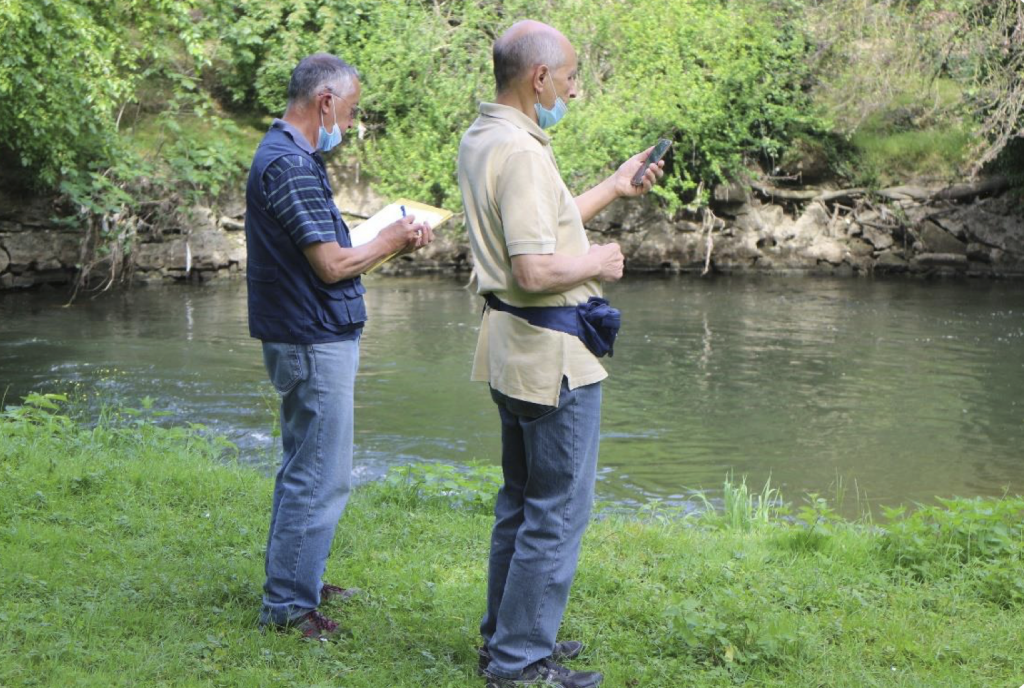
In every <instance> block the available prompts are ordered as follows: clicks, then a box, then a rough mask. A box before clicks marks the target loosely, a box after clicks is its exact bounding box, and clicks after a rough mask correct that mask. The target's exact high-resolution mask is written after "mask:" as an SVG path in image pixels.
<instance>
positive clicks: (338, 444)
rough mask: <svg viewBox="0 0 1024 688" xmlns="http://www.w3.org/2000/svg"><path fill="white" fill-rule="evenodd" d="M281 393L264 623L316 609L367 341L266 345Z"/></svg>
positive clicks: (345, 473)
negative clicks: (278, 464) (279, 448)
mask: <svg viewBox="0 0 1024 688" xmlns="http://www.w3.org/2000/svg"><path fill="white" fill-rule="evenodd" d="M263 361H264V363H265V365H266V368H267V373H268V374H269V376H270V381H271V382H272V383H273V385H274V387H275V388H276V389H277V391H278V393H279V394H280V395H281V444H282V449H283V457H282V461H281V467H280V469H279V470H278V471H277V477H276V479H275V481H274V501H273V507H272V509H271V512H270V533H269V535H268V537H267V552H266V562H265V571H266V581H265V583H264V584H263V609H262V610H261V612H260V623H261V624H267V623H275V624H283V623H286V622H288V621H290V620H292V619H296V618H298V617H301V616H303V615H304V614H306V613H308V612H309V611H311V610H313V609H316V608H317V606H319V604H320V587H321V585H322V576H323V574H324V568H325V566H326V565H327V555H328V553H329V552H330V549H331V541H332V540H333V539H334V529H335V527H336V526H337V524H338V519H340V518H341V513H342V511H344V509H345V504H346V502H347V501H348V496H349V491H350V489H351V478H352V433H353V420H352V417H353V412H352V408H353V389H354V386H355V379H356V370H357V369H358V368H359V339H358V338H356V339H352V340H348V341H343V342H333V343H330V344H312V345H302V344H280V343H271V342H264V343H263Z"/></svg>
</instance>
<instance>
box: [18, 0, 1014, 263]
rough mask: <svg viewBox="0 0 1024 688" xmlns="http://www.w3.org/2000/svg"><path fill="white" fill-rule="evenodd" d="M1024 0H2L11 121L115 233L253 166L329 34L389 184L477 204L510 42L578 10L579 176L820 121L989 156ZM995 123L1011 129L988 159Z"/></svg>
mask: <svg viewBox="0 0 1024 688" xmlns="http://www.w3.org/2000/svg"><path fill="white" fill-rule="evenodd" d="M1017 5H1018V4H1014V3H1010V4H1006V3H1004V2H1000V1H999V0H986V1H985V2H981V3H977V2H967V1H966V0H919V1H913V2H912V1H910V0H852V1H850V2H838V0H721V1H719V2H710V3H709V2H703V1H700V0H676V1H674V2H671V3H664V2H660V1H659V0H632V1H631V2H625V1H622V0H617V1H614V2H604V3H602V2H595V1H594V0H568V1H566V2H559V3H537V2H527V1H526V0H504V1H502V2H486V3H479V2H466V1H465V0H434V1H433V2H406V1H405V0H379V1H378V0H241V1H238V2H228V1H227V0H114V1H112V2H96V1H94V0H60V1H59V2H58V1H56V0H0V39H2V40H3V42H4V46H5V47H4V53H3V57H2V59H0V135H2V140H3V141H4V144H3V145H4V146H5V147H6V150H5V154H7V155H8V156H9V157H11V158H12V159H13V161H14V162H15V164H16V165H19V166H20V167H21V168H23V169H24V170H25V172H26V174H25V175H24V177H25V178H26V179H27V180H28V181H30V182H32V183H33V184H34V185H35V186H36V187H37V188H44V189H45V188H57V187H59V188H62V189H63V190H64V191H65V192H66V193H67V195H68V196H69V198H71V199H72V200H73V201H75V204H76V206H77V207H78V208H79V209H80V210H81V212H82V217H83V218H87V217H90V216H92V217H95V216H101V217H103V218H105V219H107V220H109V222H105V223H103V224H102V226H103V227H104V228H105V229H104V230H103V231H104V232H106V233H107V235H108V236H105V237H99V238H98V239H99V243H103V242H104V241H108V242H109V241H111V240H112V237H121V238H122V239H124V237H126V236H127V235H126V234H125V233H124V231H120V232H119V231H118V222H119V218H122V217H123V216H124V215H125V214H126V212H128V213H130V212H135V213H136V214H138V213H139V212H141V211H140V209H141V208H144V207H147V204H150V205H152V204H153V203H154V202H156V201H160V202H163V203H164V204H165V205H166V203H167V202H168V200H169V201H170V203H171V205H172V206H177V207H179V208H184V207H189V206H191V205H194V204H195V203H196V202H197V201H198V200H200V199H207V200H208V199H209V198H211V197H213V198H215V197H216V196H217V195H218V194H219V193H220V192H222V191H223V190H225V189H237V188H238V182H239V180H240V178H241V175H242V174H243V173H244V169H245V166H246V164H247V162H248V158H249V156H250V155H251V151H252V148H253V146H254V144H255V142H256V141H257V140H258V139H259V136H260V134H261V132H262V130H263V128H265V126H266V123H267V118H268V117H269V116H270V115H276V114H280V112H281V110H282V108H283V106H284V92H285V85H286V83H287V79H288V75H289V72H290V70H291V69H292V67H293V66H294V65H295V63H296V62H297V61H298V59H300V58H301V57H302V56H304V55H306V54H309V53H311V52H314V51H330V52H334V53H337V54H339V55H341V56H343V57H345V58H346V59H347V60H349V61H350V62H352V63H353V64H355V65H356V66H357V67H358V68H359V69H360V70H361V72H362V74H363V76H364V91H363V93H364V96H363V102H362V106H363V109H364V112H365V115H364V117H363V119H362V125H363V127H364V129H363V132H364V134H365V136H364V137H363V139H362V141H360V142H358V143H355V144H354V145H353V144H352V143H350V144H349V148H348V151H349V152H350V153H351V154H354V155H355V156H357V157H358V158H359V159H360V160H361V162H362V166H363V170H365V171H366V172H367V173H369V174H370V176H371V177H372V178H375V179H376V180H378V181H377V183H378V186H379V190H381V191H383V192H384V193H402V194H408V195H412V196H415V197H420V198H423V199H424V200H430V201H433V202H435V203H438V204H443V205H446V206H448V207H451V208H453V209H457V208H458V206H459V199H458V195H457V190H456V187H455V154H456V150H457V145H458V139H459V136H460V135H461V132H462V131H463V130H464V129H465V128H466V127H467V126H468V125H469V123H470V122H471V121H472V119H473V117H474V116H475V110H476V104H477V102H478V101H479V100H485V99H488V98H490V97H491V95H492V83H493V82H492V77H491V73H490V45H491V43H492V42H493V40H494V38H495V36H496V35H497V34H499V33H500V32H501V31H502V30H503V29H504V28H506V27H507V26H508V25H510V24H511V23H512V21H514V20H515V19H518V18H522V17H527V16H529V17H534V18H537V19H541V20H544V21H547V22H549V23H551V24H554V25H556V26H559V27H561V28H562V29H563V30H564V31H565V32H566V34H567V35H568V36H569V37H570V39H571V40H572V41H573V43H574V44H575V45H576V46H577V49H578V52H579V55H580V60H581V68H582V88H581V95H582V97H581V98H580V99H579V101H577V102H576V103H575V104H574V105H573V107H572V108H571V110H570V116H569V117H568V118H567V119H566V120H565V122H564V123H563V124H561V125H560V126H559V127H558V128H556V129H555V130H554V133H555V146H556V152H557V154H558V157H559V160H560V162H561V167H562V171H563V173H564V174H565V175H566V177H567V178H568V179H569V181H570V185H571V186H572V187H574V188H576V189H580V188H581V187H583V186H584V185H585V184H587V183H589V182H591V181H593V180H595V179H596V178H598V177H600V176H601V175H603V174H605V173H607V172H608V171H609V170H610V169H611V168H613V167H614V166H615V165H616V164H617V163H618V162H620V161H621V160H622V159H624V158H625V157H627V156H628V155H630V154H632V153H634V152H636V151H637V150H640V149H642V148H644V147H646V145H648V144H650V143H651V142H652V141H653V140H654V139H656V138H657V137H659V136H670V137H672V138H673V139H674V140H675V142H676V146H675V149H674V155H673V156H672V159H671V160H670V174H669V179H668V183H667V184H666V185H665V186H663V187H662V188H660V189H659V192H660V193H661V195H662V196H663V198H664V199H666V201H667V202H668V204H669V206H670V207H674V206H676V205H678V203H679V202H680V201H683V202H686V201H689V200H690V199H691V198H692V196H693V191H692V189H693V187H695V186H696V184H697V182H699V181H705V182H708V183H712V182H715V181H717V180H719V179H721V178H724V177H728V176H730V175H734V174H736V173H737V172H738V171H739V170H741V169H742V168H744V167H745V166H746V164H747V163H749V162H750V161H751V160H757V159H761V160H763V161H767V162H769V163H774V161H776V160H777V159H778V158H779V155H780V153H782V152H784V150H785V149H786V148H787V147H789V148H791V149H794V150H801V149H803V148H806V143H807V142H808V141H811V142H816V141H818V142H820V141H825V142H826V144H827V145H825V146H824V147H825V148H827V149H828V151H829V154H830V156H831V162H832V163H833V167H834V169H836V170H840V171H842V170H847V171H849V170H850V169H852V168H856V167H857V166H858V164H861V165H862V167H867V168H879V169H884V168H887V167H891V165H890V164H889V161H890V160H891V159H892V158H893V157H894V156H899V157H903V158H906V159H908V160H910V161H911V163H912V164H913V165H917V167H919V168H926V169H934V168H936V167H938V168H941V167H942V165H941V164H937V163H936V160H934V159H933V158H934V157H935V156H931V157H929V154H928V153H929V151H927V150H926V151H924V152H923V153H918V152H915V151H916V150H917V149H920V148H921V147H922V145H923V144H926V143H927V141H935V142H937V143H938V145H937V146H935V148H936V150H938V156H939V157H940V158H941V159H942V160H944V161H947V162H949V163H950V165H955V164H960V163H962V162H972V161H973V162H978V161H987V160H990V159H991V158H992V157H993V156H994V154H995V153H996V152H998V150H1001V149H1002V148H1003V147H1005V145H1006V144H1007V141H1008V140H1009V139H1010V138H1012V136H1013V134H1015V133H1016V132H1018V131H1019V130H1020V125H1021V119H1022V114H1021V107H1020V102H1021V99H1020V98H1018V97H1016V96H1014V94H1015V93H1017V90H1015V88H1016V87H1014V85H1015V84H1018V82H1019V79H1017V80H1016V81H1014V79H1015V77H1014V74H1016V73H1017V72H1018V71H1019V70H1018V67H1019V65H1020V64H1021V60H1022V57H1021V56H1022V55H1024V49H1022V44H1024V28H1022V24H1021V17H1020V15H1021V12H1022V10H1021V8H1020V7H1018V6H1017ZM1018 85H1019V84H1018ZM1009 87H1014V88H1009ZM1008 88H1009V90H1008ZM922 131H923V132H925V134H924V135H923V137H921V136H917V134H918V133H919V132H922ZM978 131H981V132H983V133H987V134H988V137H987V138H985V139H983V140H985V141H987V142H988V143H989V144H990V145H989V147H988V148H986V149H984V150H980V149H979V150H975V151H974V158H973V159H972V160H968V159H967V158H966V157H965V155H966V154H967V152H968V151H967V149H968V148H969V147H970V146H969V141H970V140H971V136H972V134H974V133H976V132H978ZM894 133H895V134H898V135H900V136H903V137H904V138H903V139H900V140H896V139H890V138H889V135H890V134H894ZM933 133H934V135H933ZM858 135H860V136H861V138H860V139H857V138H856V137H857V136H858ZM836 137H839V139H840V140H845V141H850V140H852V141H853V142H854V144H856V145H855V146H854V147H855V148H857V147H859V149H860V150H861V151H863V152H864V154H865V155H864V156H862V158H860V159H858V157H857V155H855V154H853V153H851V149H850V148H849V146H845V147H844V146H843V145H838V146H837V145H834V141H835V140H836ZM794 142H796V143H797V144H798V145H796V146H793V145H791V144H793V143H794ZM894 145H895V147H893V146H894ZM811 147H812V148H813V147H814V146H811ZM915 147H916V148H915ZM924 148H927V145H925V146H924ZM836 151H839V153H838V154H837V153H836ZM889 151H891V152H889ZM875 153H878V155H876V156H875V157H876V158H878V159H877V160H876V159H874V158H872V157H871V156H872V155H874V154H875ZM844 156H845V159H838V158H844ZM879 156H880V157H879ZM915 156H916V157H915ZM939 162H940V163H941V160H940V161H939ZM913 172H914V170H913V169H910V170H908V173H913ZM851 175H852V176H856V170H854V172H852V173H851ZM865 176H866V177H867V178H868V181H869V182H870V181H871V179H874V178H876V177H877V176H878V174H877V171H872V170H871V169H868V170H867V173H866V175H865ZM129 238H130V237H129ZM125 240H126V241H127V240H128V239H125Z"/></svg>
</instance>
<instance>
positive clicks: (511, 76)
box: [494, 19, 573, 93]
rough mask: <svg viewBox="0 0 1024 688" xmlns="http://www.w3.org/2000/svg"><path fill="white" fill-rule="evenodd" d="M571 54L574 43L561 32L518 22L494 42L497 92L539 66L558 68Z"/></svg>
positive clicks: (537, 24)
mask: <svg viewBox="0 0 1024 688" xmlns="http://www.w3.org/2000/svg"><path fill="white" fill-rule="evenodd" d="M571 54H573V49H572V44H571V43H569V39H567V38H566V37H565V36H563V35H562V33H561V32H560V31H559V30H558V29H555V28H554V27H551V26H548V25H547V24H542V23H541V22H538V21H532V20H529V19H527V20H524V21H520V22H516V23H515V24H513V25H512V26H511V27H510V28H509V29H508V30H507V31H506V32H505V33H503V34H502V35H501V37H500V38H498V40H497V41H495V42H494V82H495V87H496V90H497V91H498V93H501V92H502V91H505V90H507V89H508V88H509V87H510V86H512V84H514V83H515V82H516V81H517V80H518V79H520V78H522V77H524V76H528V75H529V74H530V72H531V70H532V69H533V68H534V67H536V66H538V65H547V67H548V69H551V70H554V69H558V68H559V67H561V66H562V65H563V64H565V62H566V61H567V60H568V59H569V56H570V55H571Z"/></svg>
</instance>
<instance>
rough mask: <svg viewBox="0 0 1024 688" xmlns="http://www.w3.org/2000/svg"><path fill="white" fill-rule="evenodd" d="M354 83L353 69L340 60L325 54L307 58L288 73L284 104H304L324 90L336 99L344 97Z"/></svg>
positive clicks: (354, 73) (355, 78)
mask: <svg viewBox="0 0 1024 688" xmlns="http://www.w3.org/2000/svg"><path fill="white" fill-rule="evenodd" d="M358 79H359V72H358V71H357V70H356V68H355V67H353V66H352V65H350V64H349V63H348V62H345V60H343V59H341V58H340V57H335V56H334V55H330V54H328V53H316V54H315V55H310V56H309V57H306V58H304V59H303V60H302V61H301V62H299V64H298V65H297V66H296V67H295V69H293V70H292V78H291V79H290V80H289V81H288V103H289V104H290V103H297V102H308V101H310V100H313V99H314V98H315V97H316V96H317V94H318V93H320V92H321V91H323V90H325V89H326V90H328V91H330V92H331V93H333V94H334V95H336V96H342V97H344V96H347V95H348V94H349V93H351V92H352V91H353V90H354V89H355V83H356V81H357V80H358Z"/></svg>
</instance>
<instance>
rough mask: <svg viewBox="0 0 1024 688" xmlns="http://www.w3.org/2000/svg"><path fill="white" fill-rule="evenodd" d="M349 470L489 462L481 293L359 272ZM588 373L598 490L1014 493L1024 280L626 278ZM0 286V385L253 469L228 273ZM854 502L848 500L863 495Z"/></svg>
mask: <svg viewBox="0 0 1024 688" xmlns="http://www.w3.org/2000/svg"><path fill="white" fill-rule="evenodd" d="M366 282H367V287H368V290H369V293H368V294H367V298H368V306H369V309H370V314H371V321H370V323H369V324H368V325H367V328H366V331H365V333H364V335H363V347H362V366H361V372H360V378H359V382H358V385H357V390H356V396H357V411H356V425H357V435H356V444H357V446H356V464H357V469H356V470H357V473H358V475H359V477H360V478H361V479H370V478H373V477H377V476H380V475H382V474H383V473H384V472H386V471H387V469H388V468H389V467H391V466H395V465H397V464H402V463H406V462H410V461H442V462H455V463H460V462H467V461H474V460H476V461H483V462H490V463H497V459H498V450H499V441H498V435H497V431H498V420H497V413H496V411H495V410H494V407H493V404H492V403H491V401H490V397H489V396H488V394H487V390H486V386H484V385H481V384H477V383H470V382H469V380H468V377H469V366H470V359H471V356H472V352H473V348H474V344H475V341H476V330H477V323H478V320H479V316H480V301H479V299H478V298H477V297H474V296H473V295H472V294H470V293H468V292H467V291H465V290H464V289H463V288H462V285H461V282H460V281H457V280H455V279H451V278H441V277H431V278H386V277H377V278H370V279H368V280H366ZM608 292H609V296H610V297H611V299H612V301H613V303H615V304H616V305H617V306H619V307H620V308H621V309H622V310H623V314H624V323H625V325H624V329H623V331H622V333H621V334H620V337H619V341H618V342H617V343H616V355H615V357H614V358H613V359H611V360H609V361H608V364H607V367H608V369H609V372H610V378H609V379H608V381H607V382H606V383H605V407H604V421H603V428H602V430H603V441H602V446H601V474H600V476H601V477H600V484H599V487H598V490H599V495H600V496H601V497H603V498H605V499H614V500H619V501H624V502H627V503H629V502H643V501H646V500H647V499H649V498H652V497H657V498H661V499H665V500H668V501H682V500H685V499H687V497H688V496H689V495H690V494H691V490H693V489H697V488H703V489H705V490H707V491H708V492H711V493H714V492H716V491H719V490H720V489H721V484H722V481H723V479H724V478H725V476H726V474H727V473H728V472H729V471H735V474H736V475H737V476H740V475H746V476H747V478H748V482H749V483H751V484H752V485H753V486H754V487H760V486H761V485H763V483H764V481H765V480H766V479H767V478H768V477H769V475H770V476H771V480H772V484H773V485H774V486H778V487H780V488H781V489H782V492H783V497H784V498H785V499H787V500H792V501H799V500H800V499H801V498H802V497H803V495H804V494H805V493H807V492H817V493H821V494H824V495H829V496H834V495H835V485H836V482H837V478H839V479H841V480H842V482H843V483H844V484H845V485H846V486H847V488H848V492H847V497H846V499H847V505H846V507H845V508H844V511H846V512H851V511H855V510H856V507H854V506H851V504H852V503H853V502H854V500H855V492H854V488H855V487H856V489H857V490H859V492H860V495H861V500H862V502H861V504H867V503H872V504H878V503H881V504H886V505H895V504H899V503H906V502H910V501H932V500H933V498H934V496H935V495H942V496H952V495H961V496H974V495H999V494H1002V493H1003V492H1004V491H1007V490H1008V491H1009V492H1011V493H1024V283H1020V282H965V281H957V282H952V281H950V282H946V281H935V282H924V281H881V280H856V279H847V280H829V279H817V278H721V277H719V278H715V279H704V280H702V279H698V278H696V277H679V278H653V277H643V278H641V277H632V276H630V277H627V279H626V280H625V281H624V282H622V283H620V284H617V285H614V286H612V287H611V288H610V289H609V290H608ZM65 298H66V296H65V294H64V293H63V292H52V291H50V292H31V293H6V294H0V392H2V391H3V389H4V388H7V387H8V386H9V391H8V393H7V403H11V402H12V401H17V399H18V398H19V397H21V396H23V395H24V394H26V393H27V392H29V391H32V390H37V391H62V390H64V391H68V390H77V391H78V392H79V393H84V394H89V395H91V396H92V397H93V398H101V399H103V400H104V401H105V402H108V403H110V402H113V403H123V404H126V405H129V406H138V403H139V399H140V398H142V397H145V396H149V397H152V398H153V399H155V404H154V408H156V409H159V410H164V411H170V412H171V413H172V416H171V417H170V418H169V419H168V422H185V421H189V422H201V423H204V424H206V425H208V426H211V427H212V428H214V429H216V430H217V431H219V432H222V433H224V434H226V435H227V436H228V437H229V438H230V439H232V440H233V441H234V442H236V443H237V444H238V445H239V446H240V447H241V448H242V456H243V460H246V461H249V462H251V463H253V464H254V465H256V466H258V467H261V468H263V469H264V470H269V469H270V466H271V464H272V463H273V462H275V461H276V457H275V456H274V454H275V449H274V446H273V440H272V439H271V436H270V429H271V419H272V413H273V411H272V410H271V409H272V408H273V405H274V404H275V401H274V398H273V391H272V388H271V387H270V384H269V383H268V382H267V381H266V377H265V373H264V370H263V367H262V358H261V354H260V347H259V344H258V343H257V342H255V341H254V340H251V339H250V338H249V336H248V330H247V325H246V310H245V285H244V283H230V284H220V285H211V286H202V287H185V286H159V287H138V288H134V289H132V290H131V291H128V292H123V293H116V294H105V295H102V296H100V297H99V298H96V299H93V300H90V299H88V298H83V299H81V300H79V301H78V302H76V303H75V305H73V306H72V307H70V308H62V307H61V306H62V304H63V302H64V299H65ZM865 496H866V499H865Z"/></svg>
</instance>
